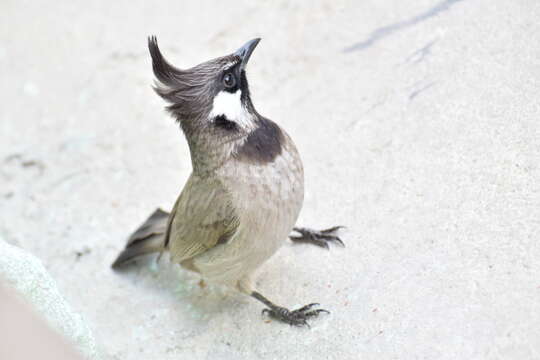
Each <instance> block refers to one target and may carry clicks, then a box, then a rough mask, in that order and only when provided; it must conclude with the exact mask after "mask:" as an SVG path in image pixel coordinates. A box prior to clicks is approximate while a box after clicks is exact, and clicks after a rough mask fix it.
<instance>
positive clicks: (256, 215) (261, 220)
mask: <svg viewBox="0 0 540 360" xmlns="http://www.w3.org/2000/svg"><path fill="white" fill-rule="evenodd" d="M286 160H287V159H283V158H279V157H278V159H276V161H275V163H273V166H264V167H254V166H252V167H251V168H250V167H247V166H246V168H245V169H243V171H242V172H243V174H244V177H243V178H238V177H236V178H234V179H231V180H230V181H231V184H230V188H231V193H232V194H233V195H232V196H233V202H234V207H235V208H236V209H237V213H238V214H239V217H240V226H239V228H238V230H237V232H236V233H235V235H234V236H233V237H232V238H231V239H230V240H229V241H228V242H227V243H226V244H221V245H218V246H216V247H215V248H213V249H211V250H209V251H207V252H206V253H204V254H202V255H200V256H198V257H197V258H196V259H195V266H196V267H197V268H198V269H199V271H200V272H201V274H202V275H203V276H205V277H206V278H208V279H209V280H214V281H218V282H223V283H231V284H232V283H234V282H235V281H237V280H238V279H240V278H242V277H243V276H246V275H249V274H251V273H253V272H254V271H255V270H256V269H257V268H258V267H259V266H260V265H261V264H262V263H263V262H265V261H266V260H267V259H268V258H270V257H271V256H272V255H273V254H274V253H275V252H276V251H277V250H278V249H279V247H280V246H281V245H282V244H283V242H284V241H285V240H286V239H287V237H288V235H289V233H290V232H291V230H292V227H293V226H294V224H295V222H296V220H297V218H298V214H299V213H300V209H301V207H302V202H303V197H304V194H303V187H304V184H303V172H302V168H301V164H299V165H296V164H295V163H290V162H287V161H286Z"/></svg>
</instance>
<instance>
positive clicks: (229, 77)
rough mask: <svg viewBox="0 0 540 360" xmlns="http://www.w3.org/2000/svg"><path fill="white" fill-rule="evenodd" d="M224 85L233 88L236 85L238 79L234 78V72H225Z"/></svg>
mask: <svg viewBox="0 0 540 360" xmlns="http://www.w3.org/2000/svg"><path fill="white" fill-rule="evenodd" d="M223 85H225V87H226V88H228V89H230V88H233V87H234V86H235V85H236V79H235V78H234V76H233V74H231V73H227V74H225V76H224V77H223Z"/></svg>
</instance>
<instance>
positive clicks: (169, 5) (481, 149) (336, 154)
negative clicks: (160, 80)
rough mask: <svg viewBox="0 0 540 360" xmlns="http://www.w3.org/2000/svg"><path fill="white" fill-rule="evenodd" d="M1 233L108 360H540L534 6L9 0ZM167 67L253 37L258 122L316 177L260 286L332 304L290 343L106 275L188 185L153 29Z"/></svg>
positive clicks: (2, 34) (177, 289) (188, 280)
mask: <svg viewBox="0 0 540 360" xmlns="http://www.w3.org/2000/svg"><path fill="white" fill-rule="evenodd" d="M0 10H1V11H0V79H2V81H0V99H1V106H0V197H1V201H0V218H1V219H2V221H1V223H0V234H1V235H2V236H3V237H4V238H5V239H6V240H7V241H8V242H11V243H13V244H18V245H19V246H21V247H23V248H25V249H27V250H29V251H31V252H32V253H33V254H35V255H37V256H38V257H40V258H41V259H42V260H43V262H44V263H45V265H46V267H47V268H48V270H49V271H50V273H51V274H52V275H53V276H54V277H55V279H56V280H57V282H58V284H59V286H60V288H61V290H62V292H63V293H65V294H66V296H67V298H68V300H69V301H70V302H71V303H72V305H73V307H74V308H75V309H76V310H77V311H79V312H81V313H83V314H84V315H85V317H86V318H87V319H88V320H89V321H90V323H91V326H92V328H93V330H94V333H95V334H96V337H97V340H98V343H99V344H100V346H101V347H102V351H103V354H104V358H105V359H141V358H145V359H179V358H189V359H216V358H226V359H239V358H241V359H244V358H245V359H251V358H264V359H282V358H284V357H285V356H287V358H288V359H302V358H307V357H308V356H309V357H312V358H321V359H325V358H328V359H357V358H362V359H396V358H399V359H418V358H421V359H499V358H500V359H538V358H540V326H539V324H540V280H539V279H540V269H539V266H538V259H539V258H540V243H539V241H538V239H539V236H540V220H539V219H540V169H539V159H540V125H539V117H540V105H539V90H540V38H539V34H540V22H539V21H538V19H540V3H538V2H535V1H519V0H516V1H506V2H503V1H490V0H463V1H451V0H446V1H444V0H443V1H437V0H421V1H415V2H410V1H397V0H395V1H367V2H366V1H362V2H360V1H349V2H344V1H309V2H302V3H301V2H289V1H280V2H261V3H255V2H248V1H241V2H234V3H232V2H225V1H221V2H217V1H216V2H208V1H203V2H198V4H197V5H195V4H194V3H191V4H183V3H182V2H180V1H171V2H165V1H161V2H157V3H155V4H153V5H150V3H149V2H145V3H144V4H143V3H142V2H141V3H139V2H134V1H129V2H128V1H121V2H102V3H99V2H83V1H61V2H54V3H47V4H45V3H43V4H41V5H40V3H39V2H29V3H23V2H20V1H11V0H4V1H3V2H2V4H1V5H0ZM149 34H156V35H157V36H158V39H159V41H160V44H161V47H162V50H163V51H164V53H165V54H166V55H167V56H168V57H169V58H170V59H171V60H172V61H173V62H174V63H175V64H178V65H179V66H191V65H194V64H196V63H198V62H199V61H203V60H206V59H209V58H211V57H216V56H220V55H223V54H225V53H226V52H228V51H232V50H234V49H236V48H237V47H238V46H239V45H241V44H242V43H243V42H244V41H246V40H248V39H251V38H253V37H256V36H261V37H262V38H263V41H262V42H261V43H260V45H259V47H258V48H257V50H256V51H255V52H254V54H253V57H252V59H251V62H250V67H249V78H250V80H251V88H252V93H253V98H254V102H255V105H256V106H257V108H258V109H259V111H260V112H261V113H262V114H264V115H266V116H268V117H270V118H272V119H274V120H276V121H277V122H279V123H280V124H281V125H282V126H283V127H284V128H285V129H287V131H288V132H289V133H290V134H291V136H292V137H293V139H294V140H295V141H296V143H297V145H298V147H299V150H300V152H301V154H302V157H303V160H304V164H305V168H306V186H307V189H306V191H307V193H306V199H305V206H304V209H303V211H302V214H301V219H300V223H301V224H302V225H305V226H315V227H324V226H328V225H334V224H344V225H347V226H348V227H349V229H348V232H347V233H346V234H345V236H344V240H345V241H346V243H347V248H346V249H342V248H339V247H334V248H332V249H331V250H330V251H323V250H320V249H317V248H312V247H309V246H294V245H292V244H288V245H287V246H285V247H284V248H283V249H282V250H281V251H280V252H279V253H278V254H277V255H276V256H275V257H274V258H272V259H271V260H270V261H269V262H268V263H267V264H266V265H265V266H264V268H263V269H262V270H261V273H260V276H259V287H260V289H261V290H262V291H265V292H266V293H267V294H271V296H272V297H273V298H274V299H275V300H276V301H277V302H280V303H283V304H288V305H291V306H294V305H300V304H304V303H306V302H310V301H318V302H320V303H321V304H322V305H323V306H324V307H325V308H328V309H329V310H331V311H332V314H331V315H329V316H323V317H321V318H320V319H318V320H316V321H313V322H312V328H311V329H297V328H290V327H288V326H284V325H282V324H279V323H276V322H265V321H263V319H262V318H261V315H260V310H261V305H260V304H258V303H256V302H255V301H252V300H250V299H247V298H244V297H242V296H240V295H235V294H234V293H228V292H226V291H222V290H219V289H208V288H205V289H201V288H199V287H198V286H197V281H198V278H197V277H196V276H194V275H191V274H187V273H185V272H183V271H180V270H178V269H177V268H176V267H174V266H171V265H169V264H168V263H167V261H166V259H165V261H162V262H161V263H160V264H159V265H156V264H155V263H153V262H151V261H150V262H148V263H144V264H142V267H140V268H135V269H133V270H132V271H130V272H126V273H123V274H116V273H113V272H112V271H111V270H110V269H109V264H110V263H111V261H112V260H113V259H114V257H115V255H116V254H117V252H118V251H119V249H120V248H121V247H122V246H123V245H124V239H125V237H126V235H127V234H128V233H129V232H130V231H132V230H133V229H134V228H135V227H136V226H137V225H138V224H139V223H140V222H141V221H142V220H143V219H144V218H146V216H147V215H148V214H149V213H150V212H151V211H153V210H154V208H155V207H156V206H162V207H164V208H170V207H171V206H172V203H173V201H174V200H175V197H176V196H177V194H178V193H179V191H180V189H181V187H182V185H183V183H184V182H185V180H186V178H187V176H188V174H189V172H190V161H189V157H188V152H187V146H186V143H185V140H184V139H183V137H182V135H181V134H180V132H179V130H178V128H177V126H176V125H175V124H174V122H173V121H172V120H171V119H170V118H168V117H167V115H166V114H165V113H164V111H163V110H162V109H163V103H162V101H161V100H160V99H158V97H157V96H155V95H154V94H153V93H152V90H151V88H150V84H151V82H152V74H151V70H150V62H149V56H148V54H147V50H146V36H147V35H149Z"/></svg>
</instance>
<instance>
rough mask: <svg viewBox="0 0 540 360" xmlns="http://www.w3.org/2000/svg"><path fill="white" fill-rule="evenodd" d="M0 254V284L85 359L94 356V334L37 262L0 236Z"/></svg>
mask: <svg viewBox="0 0 540 360" xmlns="http://www.w3.org/2000/svg"><path fill="white" fill-rule="evenodd" d="M0 254H1V255H2V256H0V285H1V286H5V283H6V284H7V285H8V286H9V287H10V288H13V289H15V290H16V293H17V294H18V296H21V297H22V298H23V299H24V300H25V301H26V302H28V303H29V304H31V305H32V306H33V308H34V310H35V311H36V313H38V314H39V316H41V317H42V318H43V319H45V320H46V321H47V323H48V324H49V326H51V327H52V328H53V329H54V330H56V331H58V332H59V333H60V334H62V335H63V336H65V337H66V338H67V339H68V341H70V342H71V343H72V344H73V345H74V346H75V348H76V349H77V350H78V351H79V352H80V353H81V354H82V355H83V356H84V358H85V359H88V360H91V359H93V360H95V359H97V358H98V357H97V353H96V344H95V340H94V336H93V335H92V332H91V331H90V328H89V327H88V324H87V323H86V321H85V320H84V319H83V318H82V317H81V315H79V314H76V313H74V312H73V310H72V309H71V306H69V304H68V303H67V302H66V300H65V299H64V297H63V296H62V295H61V294H60V292H59V291H58V287H57V285H56V282H55V281H54V280H53V279H52V278H51V276H50V275H49V274H48V273H47V270H45V268H44V267H43V264H42V263H41V261H39V259H37V258H36V257H35V256H33V255H32V254H29V253H28V252H27V251H24V250H22V249H20V248H18V247H16V246H13V245H10V244H8V243H6V242H5V241H4V240H3V239H2V237H0ZM4 330H5V329H4ZM4 350H5V349H4ZM0 352H1V351H0ZM9 352H10V351H8V353H9ZM13 352H14V353H15V352H16V351H13Z"/></svg>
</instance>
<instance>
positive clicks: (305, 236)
mask: <svg viewBox="0 0 540 360" xmlns="http://www.w3.org/2000/svg"><path fill="white" fill-rule="evenodd" d="M342 228H343V226H334V227H331V228H329V229H325V230H312V229H308V228H303V227H294V228H293V231H296V232H297V233H299V234H300V235H289V239H291V240H292V241H294V242H299V243H300V242H302V243H311V244H314V245H317V246H320V247H323V248H326V249H328V248H329V247H328V243H330V242H337V243H338V244H340V245H341V246H345V244H344V243H343V241H341V239H340V238H339V236H337V232H338V230H339V229H342Z"/></svg>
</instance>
